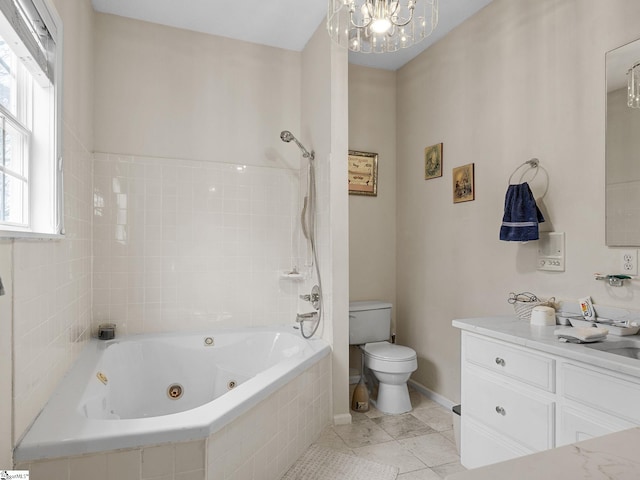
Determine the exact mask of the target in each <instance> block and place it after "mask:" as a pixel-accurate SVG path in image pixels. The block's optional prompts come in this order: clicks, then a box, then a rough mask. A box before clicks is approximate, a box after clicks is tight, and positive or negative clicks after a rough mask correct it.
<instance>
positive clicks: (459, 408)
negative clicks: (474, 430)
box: [451, 405, 462, 453]
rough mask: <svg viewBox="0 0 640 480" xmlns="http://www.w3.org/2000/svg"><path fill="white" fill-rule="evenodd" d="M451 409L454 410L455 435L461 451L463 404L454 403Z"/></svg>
mask: <svg viewBox="0 0 640 480" xmlns="http://www.w3.org/2000/svg"><path fill="white" fill-rule="evenodd" d="M451 411H452V412H453V414H452V415H453V436H454V438H455V439H456V447H457V448H458V453H460V417H461V416H462V406H461V405H454V406H453V408H452V409H451Z"/></svg>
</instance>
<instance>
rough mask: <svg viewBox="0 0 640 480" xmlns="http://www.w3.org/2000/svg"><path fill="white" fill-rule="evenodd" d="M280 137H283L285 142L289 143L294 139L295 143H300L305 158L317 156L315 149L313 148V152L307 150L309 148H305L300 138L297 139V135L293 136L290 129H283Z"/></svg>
mask: <svg viewBox="0 0 640 480" xmlns="http://www.w3.org/2000/svg"><path fill="white" fill-rule="evenodd" d="M280 139H281V140H282V141H283V142H287V143H289V142H290V141H292V140H293V141H294V142H295V144H296V145H298V148H299V149H300V150H302V156H303V157H304V158H309V159H311V160H313V159H314V157H315V153H314V151H313V150H311V153H309V152H308V151H307V149H306V148H304V146H303V145H302V144H301V143H300V142H299V141H298V139H297V138H296V137H294V136H293V133H291V132H290V131H289V130H283V131H282V132H281V133H280Z"/></svg>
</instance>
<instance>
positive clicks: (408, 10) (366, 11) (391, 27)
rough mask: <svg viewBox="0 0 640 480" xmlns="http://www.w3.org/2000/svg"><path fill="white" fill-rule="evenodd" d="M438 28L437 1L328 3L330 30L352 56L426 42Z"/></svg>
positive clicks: (339, 0)
mask: <svg viewBox="0 0 640 480" xmlns="http://www.w3.org/2000/svg"><path fill="white" fill-rule="evenodd" d="M437 24H438V0H329V9H328V12H327V30H328V31H329V35H330V36H331V38H332V39H333V40H334V41H335V42H336V43H337V44H338V45H343V46H346V47H348V48H349V50H351V51H353V52H361V53H386V52H395V51H396V50H399V49H401V48H407V47H410V46H412V45H415V44H416V43H419V42H421V41H422V40H424V39H425V38H427V37H428V36H429V35H431V33H432V32H433V30H434V29H435V28H436V25H437Z"/></svg>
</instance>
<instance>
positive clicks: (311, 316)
mask: <svg viewBox="0 0 640 480" xmlns="http://www.w3.org/2000/svg"><path fill="white" fill-rule="evenodd" d="M317 319H318V312H309V313H298V314H296V322H298V323H302V322H306V321H310V320H317Z"/></svg>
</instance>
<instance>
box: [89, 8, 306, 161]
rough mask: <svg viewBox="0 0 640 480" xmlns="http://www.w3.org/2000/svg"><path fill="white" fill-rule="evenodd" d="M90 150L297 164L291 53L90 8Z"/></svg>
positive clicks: (296, 57) (296, 84)
mask: <svg viewBox="0 0 640 480" xmlns="http://www.w3.org/2000/svg"><path fill="white" fill-rule="evenodd" d="M96 19H97V20H96V29H95V45H96V47H95V56H96V58H98V59H99V61H98V62H97V63H96V73H95V76H96V83H95V90H96V96H95V132H96V135H95V139H96V141H95V150H96V151H97V152H105V153H111V154H126V155H139V156H149V157H163V158H178V159H179V158H183V159H189V160H207V161H211V160H215V161H220V162H227V163H242V164H248V165H259V166H267V167H278V168H289V167H292V168H298V166H299V155H297V152H296V151H295V150H294V149H293V148H284V147H285V146H284V144H283V143H282V142H281V141H280V138H279V135H280V131H281V130H284V129H288V130H291V131H292V132H294V133H295V131H297V130H299V126H300V54H299V53H298V52H293V51H288V50H282V49H278V48H271V47H264V46H260V45H256V44H252V43H247V42H240V41H236V40H230V39H227V38H223V37H216V36H213V35H206V34H201V33H195V32H191V31H188V30H181V29H177V28H169V27H165V26H161V25H156V24H152V23H148V22H141V21H138V20H133V19H127V18H123V17H118V16H114V15H107V14H96Z"/></svg>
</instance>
